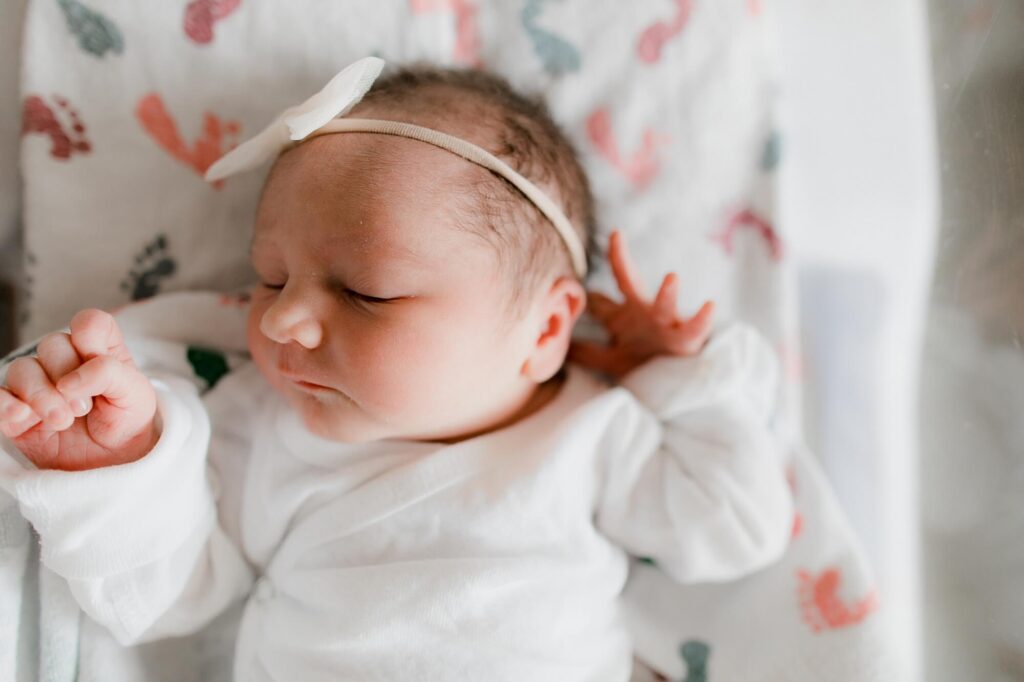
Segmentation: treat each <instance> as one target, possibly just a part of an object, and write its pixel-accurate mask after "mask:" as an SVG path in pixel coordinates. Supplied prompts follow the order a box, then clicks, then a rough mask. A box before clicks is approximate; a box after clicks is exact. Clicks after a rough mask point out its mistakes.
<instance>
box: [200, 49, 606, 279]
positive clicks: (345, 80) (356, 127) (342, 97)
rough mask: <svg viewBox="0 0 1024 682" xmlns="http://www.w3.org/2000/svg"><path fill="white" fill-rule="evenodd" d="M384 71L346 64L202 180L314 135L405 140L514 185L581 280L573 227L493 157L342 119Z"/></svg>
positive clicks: (583, 265) (438, 139) (423, 133)
mask: <svg viewBox="0 0 1024 682" xmlns="http://www.w3.org/2000/svg"><path fill="white" fill-rule="evenodd" d="M383 68H384V60H383V59H379V58H377V57H364V58H363V59H360V60H359V61H357V62H354V63H353V64H350V65H349V66H347V67H346V68H345V69H344V70H342V71H341V72H340V73H339V74H337V75H336V76H335V77H334V78H332V79H331V80H330V81H329V82H328V83H327V85H325V86H324V88H323V89H322V90H321V91H320V92H318V93H316V94H315V95H313V96H312V97H310V98H309V99H307V100H306V101H305V102H303V103H302V104H299V105H297V106H294V107H289V108H288V109H285V110H284V111H283V112H281V114H280V115H279V116H278V117H277V118H275V119H274V120H273V121H272V122H271V123H270V125H268V126H267V127H266V128H264V129H263V130H262V131H261V132H260V133H259V134H257V135H255V136H253V137H251V138H249V139H248V140H246V141H245V142H243V143H242V144H240V145H238V146H237V147H235V148H234V149H232V150H231V151H229V152H228V153H227V154H225V155H224V156H222V157H220V158H219V159H218V160H217V161H216V162H215V163H214V164H213V165H212V166H210V167H209V168H208V169H207V171H206V175H205V178H206V180H208V181H211V182H212V181H214V180H220V179H222V178H226V177H228V176H230V175H234V174H236V173H241V172H243V171H247V170H251V169H253V168H256V167H257V166H259V165H260V164H262V163H264V162H265V161H268V160H269V159H273V158H275V157H277V156H278V155H280V154H281V153H282V152H284V151H286V150H288V149H290V148H292V147H294V146H296V145H298V144H300V143H301V142H303V141H304V140H307V139H312V138H314V137H317V136H319V135H329V134H333V133H345V132H349V133H356V132H358V133H379V134H382V135H397V136H399V137H408V138H411V139H414V140H419V141H421V142H426V143H427V144H432V145H434V146H435V147H439V148H441V149H445V150H447V151H449V152H452V153H453V154H457V155H459V156H461V157H462V158H464V159H467V160H469V161H472V162H473V163H475V164H477V165H480V166H483V167H484V168H486V169H487V170H490V171H493V172H494V173H497V174H498V175H500V176H501V177H503V178H505V179H506V180H508V181H509V182H511V183H512V184H513V185H515V187H516V189H518V190H519V191H520V192H522V193H523V195H524V196H525V197H526V198H527V199H529V200H530V201H531V202H532V203H533V205H534V206H536V207H537V209H538V210H540V212H541V213H543V214H544V216H545V217H546V218H547V219H548V220H549V221H550V222H551V224H552V226H554V228H555V230H556V231H557V232H558V235H559V236H560V237H561V238H562V241H563V242H565V245H566V247H568V249H569V254H570V255H571V256H572V264H573V269H574V270H575V271H576V274H577V275H578V276H579V277H581V278H582V277H584V276H585V275H586V274H587V259H586V252H585V251H584V249H583V244H582V242H581V241H580V238H579V236H577V234H576V231H575V230H574V229H573V228H572V223H570V222H569V219H568V218H566V217H565V214H564V213H563V212H562V210H561V209H560V208H559V207H558V204H556V203H555V202H554V201H552V200H551V197H549V196H548V195H547V194H545V193H544V192H543V191H541V190H540V188H538V187H537V186H536V185H535V184H533V183H532V182H530V181H529V180H527V179H526V178H524V177H523V176H522V175H520V174H519V173H517V172H516V171H515V170H514V169H513V168H512V167H511V166H509V165H508V164H507V163H505V162H504V161H502V160H501V159H499V158H498V157H496V156H494V155H493V154H491V153H490V152H488V151H487V150H485V149H483V148H482V147H479V146H477V145H475V144H473V143H472V142H467V141H466V140H463V139H461V138H458V137H455V136H453V135H448V134H446V133H442V132H440V131H438V130H433V129H431V128H424V127H422V126H418V125H413V124H411V123H402V122H400V121H382V120H376V119H367V118H342V117H343V116H345V114H347V113H348V112H349V111H351V109H352V107H354V106H355V105H356V104H357V103H358V102H359V100H361V99H362V98H363V95H365V94H366V92H367V91H368V90H369V89H370V86H371V85H373V81H374V80H376V79H377V76H379V75H380V72H381V69H383Z"/></svg>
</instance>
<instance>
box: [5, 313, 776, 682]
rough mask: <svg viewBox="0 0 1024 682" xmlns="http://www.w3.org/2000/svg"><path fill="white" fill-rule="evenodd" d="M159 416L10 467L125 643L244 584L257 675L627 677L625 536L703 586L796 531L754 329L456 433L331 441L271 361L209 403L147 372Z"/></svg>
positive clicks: (678, 575) (173, 626) (571, 371)
mask: <svg viewBox="0 0 1024 682" xmlns="http://www.w3.org/2000/svg"><path fill="white" fill-rule="evenodd" d="M151 379H152V381H153V384H154V386H155V387H156V388H157V392H158V400H159V414H160V418H161V421H162V433H161V436H160V439H159V441H158V443H157V444H156V446H155V447H154V449H153V451H151V452H150V453H149V454H148V455H147V456H146V457H144V458H142V459H140V460H139V461H137V462H134V463H131V464H127V465H122V466H117V467H109V468H104V469H97V470H92V471H87V472H73V473H72V472H62V471H39V470H36V469H35V468H34V467H31V466H26V465H24V464H23V463H21V462H19V461H18V458H16V457H12V456H11V454H12V453H11V448H12V447H13V446H12V444H11V443H10V442H9V441H7V440H6V439H4V440H3V441H2V444H3V448H4V451H5V452H4V453H0V487H2V488H4V489H5V490H6V491H7V492H8V493H9V494H11V495H12V496H13V497H15V498H16V499H17V500H18V501H19V504H20V510H21V513H22V514H23V515H24V516H25V518H27V519H28V520H29V521H31V523H32V524H33V526H34V527H35V528H36V530H37V531H38V533H39V536H40V538H41V542H42V549H41V551H42V561H43V563H44V564H45V565H46V566H47V567H48V568H49V569H51V570H53V571H54V572H56V573H57V574H59V575H60V576H63V577H64V578H66V579H67V581H68V584H69V585H70V587H71V591H72V593H73V594H74V596H75V598H76V599H77V600H78V602H79V603H80V604H81V606H82V608H83V610H84V611H85V612H86V613H87V614H88V615H89V616H91V617H92V618H93V619H95V620H96V621H98V622H100V623H102V624H103V625H104V626H106V627H107V628H109V629H110V630H111V631H112V632H113V633H114V635H115V637H116V638H117V639H118V640H119V641H121V642H122V643H131V642H140V641H149V640H153V639H156V638H160V637H165V636H169V635H177V634H184V633H188V632H193V631H195V630H197V629H199V628H200V627H202V626H203V625H204V624H205V623H207V622H208V621H210V620H211V619H213V618H214V617H215V616H216V615H217V614H218V613H220V612H221V611H223V610H224V609H225V608H227V607H229V606H230V605H231V604H233V603H234V602H237V601H238V600H242V599H245V600H246V602H247V603H246V605H245V611H244V614H243V616H242V621H241V627H240V631H239V635H238V641H237V647H236V656H235V664H234V665H235V679H238V680H296V679H300V680H321V679H323V680H327V679H330V680H338V679H353V680H370V679H386V680H394V679H424V680H427V679H467V680H469V679H473V680H476V679H489V680H559V681H566V680H626V679H628V678H629V673H630V667H631V657H632V646H631V642H630V639H629V636H628V635H627V632H626V630H625V627H624V624H623V619H622V614H621V612H620V606H619V600H618V595H619V594H620V592H621V590H622V587H623V584H624V582H625V579H626V574H627V556H626V552H629V553H631V554H636V555H642V556H646V557H650V558H651V559H653V560H654V561H655V562H656V563H657V564H658V565H659V566H660V567H661V568H662V569H663V570H664V571H666V572H667V573H669V574H670V575H672V576H673V577H674V578H675V579H677V580H680V581H684V582H695V581H725V580H730V579H733V578H736V577H738V576H742V575H744V574H747V573H750V572H752V571H756V570H757V569H759V568H762V567H764V566H766V565H767V564H769V563H771V562H772V561H774V560H775V559H776V558H778V557H779V556H780V555H781V554H782V552H783V551H784V549H785V547H786V545H787V541H788V538H789V531H790V528H791V524H792V518H793V517H792V515H793V509H792V500H791V495H790V491H789V488H788V485H787V482H786V479H785V476H784V472H783V466H782V461H781V450H782V445H781V444H780V442H779V440H778V438H777V437H776V435H775V434H774V432H773V431H772V429H771V427H770V419H771V414H772V412H773V409H774V405H775V397H776V391H777V385H776V384H777V371H776V362H775V360H774V356H773V353H772V352H771V350H770V348H769V347H768V346H767V345H766V344H765V343H764V341H762V340H761V337H760V336H759V335H758V334H757V333H756V332H754V331H752V330H751V329H750V328H747V327H744V326H740V325H735V326H732V327H730V328H728V329H726V330H724V331H722V332H720V333H718V334H717V335H716V336H715V337H713V338H712V340H711V341H710V342H709V344H708V345H707V347H706V348H705V350H704V351H703V352H702V353H701V354H700V355H698V356H696V357H693V358H660V359H656V360H654V361H652V362H650V363H648V364H647V365H645V366H643V367H642V368H640V369H638V370H636V371H635V372H634V373H632V374H631V375H629V376H628V377H627V378H626V379H625V381H624V382H623V383H622V386H621V387H617V388H609V387H608V386H606V385H604V384H602V383H600V382H599V381H597V380H596V379H595V378H593V377H592V376H591V375H589V374H587V373H586V372H584V371H583V370H581V369H579V368H576V367H573V366H569V367H568V369H567V374H566V378H565V382H564V384H563V385H562V387H561V389H560V391H559V393H558V395H557V397H556V398H555V399H553V400H552V402H550V403H549V404H548V405H546V406H545V407H544V408H543V409H542V410H541V411H539V412H537V413H535V414H534V415H531V416H530V417H528V418H526V419H525V420H522V421H520V422H518V423H516V424H514V425H512V426H510V427H507V428H504V429H501V430H499V431H496V432H493V433H490V434H486V435H483V436H480V437H477V438H473V439H470V440H467V441H463V442H461V443H458V444H454V445H442V444H431V443H416V442H399V441H382V442H377V443H370V444H360V445H352V444H343V443H337V442H332V441H327V440H324V439H321V438H319V437H317V436H315V435H313V434H312V433H310V432H309V431H307V430H306V429H305V427H304V426H303V424H302V422H301V418H300V417H299V415H297V414H296V413H295V412H293V411H292V410H290V408H288V406H287V404H286V403H285V401H284V400H283V399H282V398H281V397H279V396H278V395H277V394H276V393H274V392H273V390H272V389H271V388H270V387H269V385H268V384H267V383H266V381H265V380H264V379H263V378H262V375H261V374H260V373H259V372H258V370H257V369H256V367H255V366H254V365H252V364H251V363H248V364H244V365H242V366H241V367H239V368H238V369H236V370H234V371H232V372H230V373H228V374H227V375H225V376H224V377H223V378H222V379H221V380H220V381H219V383H217V384H216V386H215V387H214V388H213V389H212V390H210V391H209V392H207V393H206V394H205V395H204V396H203V397H202V398H200V396H199V394H198V392H197V390H196V388H195V385H194V384H193V383H191V382H190V381H188V380H187V379H183V378H180V377H176V376H173V375H172V374H170V373H167V372H157V371H153V372H151Z"/></svg>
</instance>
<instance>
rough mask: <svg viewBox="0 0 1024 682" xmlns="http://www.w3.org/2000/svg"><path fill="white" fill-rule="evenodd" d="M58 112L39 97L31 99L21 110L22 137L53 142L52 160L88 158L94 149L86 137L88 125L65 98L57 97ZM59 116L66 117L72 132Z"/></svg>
mask: <svg viewBox="0 0 1024 682" xmlns="http://www.w3.org/2000/svg"><path fill="white" fill-rule="evenodd" d="M53 101H54V103H55V104H56V105H57V110H56V111H54V109H52V108H50V106H49V105H48V104H47V103H46V102H45V101H44V100H43V98H42V97H40V96H39V95H29V96H28V97H26V98H25V102H24V104H23V105H22V108H21V134H22V135H30V134H33V133H35V134H40V135H46V136H47V137H49V138H50V143H51V145H52V146H51V147H50V156H52V157H53V158H55V159H60V160H62V161H66V160H67V159H70V158H71V156H72V155H73V154H87V153H89V152H90V151H92V145H91V144H89V140H88V139H87V138H86V135H85V124H84V123H82V120H81V119H80V118H79V117H78V112H77V111H75V109H74V108H72V106H71V104H70V103H69V102H68V101H67V100H66V99H64V98H63V97H59V96H54V98H53ZM58 114H62V115H63V116H64V117H66V118H67V120H68V123H70V124H71V129H70V132H68V131H66V130H65V128H64V126H63V125H62V124H61V122H60V118H59V117H58Z"/></svg>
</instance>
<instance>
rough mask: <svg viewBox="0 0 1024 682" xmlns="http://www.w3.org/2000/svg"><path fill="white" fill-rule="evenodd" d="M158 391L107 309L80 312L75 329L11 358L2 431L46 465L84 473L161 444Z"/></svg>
mask: <svg viewBox="0 0 1024 682" xmlns="http://www.w3.org/2000/svg"><path fill="white" fill-rule="evenodd" d="M155 414H156V392H155V391H154V390H153V386H152V384H150V383H149V379H147V378H146V377H145V375H143V374H142V373H141V372H140V371H139V370H138V369H137V368H136V367H135V363H134V362H133V361H132V358H131V355H130V354H129V352H128V348H127V347H126V346H125V344H124V337H123V336H122V334H121V329H120V328H119V327H118V326H117V322H115V320H114V318H113V317H112V316H111V315H110V314H109V313H106V312H104V311H102V310H97V309H95V308H89V309H86V310H81V311H79V312H78V313H77V314H76V315H75V316H74V318H72V320H71V333H70V334H65V333H64V332H57V333H54V334H50V335H48V336H46V337H44V338H43V340H42V341H40V342H39V346H38V347H37V349H36V356H35V357H22V358H18V359H17V360H15V361H14V362H13V363H11V366H10V367H9V368H8V371H7V384H6V385H5V386H3V387H0V432H2V433H3V434H4V435H5V436H7V437H8V438H10V439H11V441H12V442H13V443H14V444H15V445H16V446H17V447H18V449H19V450H21V451H22V452H23V453H25V456H26V457H28V458H29V459H30V460H32V462H34V463H35V465H36V466H38V467H39V468H40V469H64V470H67V471H80V470H83V469H95V468H98V467H104V466H112V465H115V464H125V463H127V462H134V461H135V460H137V459H140V458H141V457H142V456H143V455H145V454H146V453H147V452H149V451H150V450H151V449H152V448H153V445H154V444H155V443H156V441H157V438H158V434H157V431H156V428H155V424H154V416H155Z"/></svg>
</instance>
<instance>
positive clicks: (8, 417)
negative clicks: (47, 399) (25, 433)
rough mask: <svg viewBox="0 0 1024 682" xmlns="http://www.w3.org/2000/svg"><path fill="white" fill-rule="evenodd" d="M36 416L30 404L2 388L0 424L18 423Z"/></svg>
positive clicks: (0, 391)
mask: <svg viewBox="0 0 1024 682" xmlns="http://www.w3.org/2000/svg"><path fill="white" fill-rule="evenodd" d="M33 414H35V413H34V412H33V411H32V408H31V407H29V405H28V403H26V402H23V401H21V400H19V399H18V398H16V397H15V396H14V395H13V394H11V392H10V391H7V390H5V389H3V388H0V422H18V421H22V420H24V419H27V418H28V417H29V416H30V415H33Z"/></svg>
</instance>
